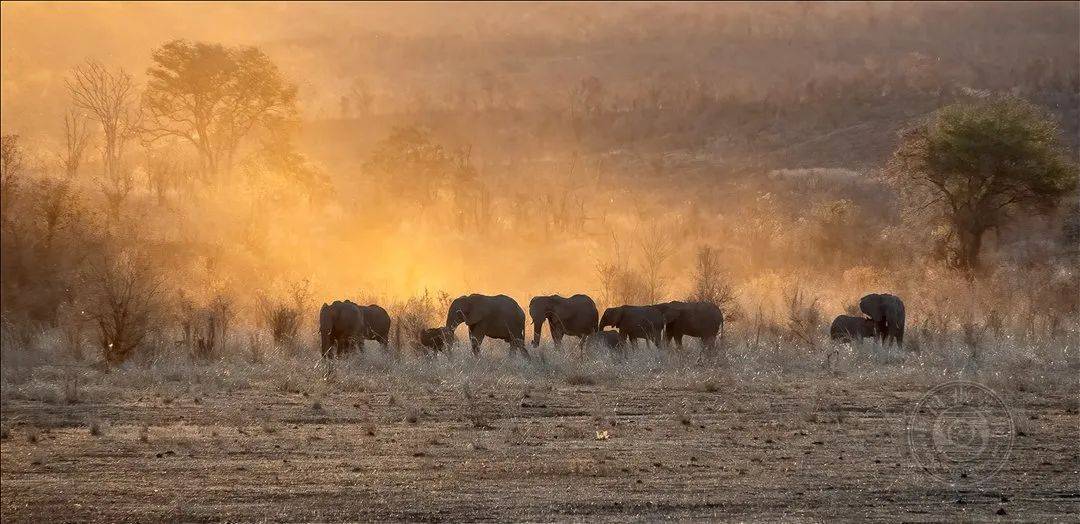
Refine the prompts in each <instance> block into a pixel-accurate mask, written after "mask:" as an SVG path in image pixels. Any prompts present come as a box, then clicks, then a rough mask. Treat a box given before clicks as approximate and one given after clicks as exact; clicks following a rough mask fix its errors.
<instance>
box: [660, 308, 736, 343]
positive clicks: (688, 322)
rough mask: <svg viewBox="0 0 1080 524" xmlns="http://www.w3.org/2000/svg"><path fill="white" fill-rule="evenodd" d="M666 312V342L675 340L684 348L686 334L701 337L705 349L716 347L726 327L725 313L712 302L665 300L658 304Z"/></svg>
mask: <svg viewBox="0 0 1080 524" xmlns="http://www.w3.org/2000/svg"><path fill="white" fill-rule="evenodd" d="M656 308H657V309H659V310H660V312H662V313H663V314H664V342H665V343H670V342H671V341H672V340H674V341H675V345H676V346H678V348H679V350H682V347H683V343H682V338H683V337H684V336H689V337H697V338H699V339H701V345H702V346H703V347H704V348H705V351H708V352H711V351H712V350H713V349H714V348H715V347H716V338H717V337H719V336H720V330H721V329H723V327H724V314H723V313H722V312H721V311H720V308H719V307H717V306H716V305H715V304H713V303H711V302H679V301H674V302H665V303H663V304H656Z"/></svg>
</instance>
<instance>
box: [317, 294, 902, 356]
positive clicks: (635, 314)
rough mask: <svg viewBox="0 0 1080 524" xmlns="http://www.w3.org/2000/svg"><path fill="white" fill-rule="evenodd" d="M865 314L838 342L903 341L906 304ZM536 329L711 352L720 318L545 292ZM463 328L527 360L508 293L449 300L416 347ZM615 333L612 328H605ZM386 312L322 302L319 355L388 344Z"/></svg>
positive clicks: (679, 306) (532, 309)
mask: <svg viewBox="0 0 1080 524" xmlns="http://www.w3.org/2000/svg"><path fill="white" fill-rule="evenodd" d="M859 309H860V310H862V312H863V313H864V314H865V315H866V316H865V317H855V316H848V315H840V316H838V317H836V319H835V320H834V321H833V323H832V326H831V328H830V336H831V337H832V338H833V339H835V340H840V341H853V340H858V339H862V338H870V337H877V338H880V339H881V340H882V342H895V343H896V344H898V345H902V344H903V341H904V303H903V301H902V300H900V298H898V297H896V296H894V295H888V294H880V295H879V294H871V295H867V296H865V297H863V298H862V300H860V301H859ZM529 316H530V317H531V319H532V324H533V336H532V347H534V348H535V347H537V346H538V345H539V344H540V331H541V329H542V328H543V326H544V323H545V322H546V323H547V324H548V328H549V329H550V331H551V338H552V340H553V341H554V343H555V345H556V346H561V345H562V340H563V338H564V337H568V336H570V337H577V339H578V344H577V345H578V348H579V349H580V350H583V349H584V347H585V345H586V344H597V345H602V346H606V347H608V348H611V349H620V348H624V347H626V346H627V345H628V344H629V345H633V346H635V347H636V346H637V343H638V341H639V340H644V341H645V343H646V344H648V343H650V342H651V343H652V344H653V345H655V346H656V347H657V348H663V347H667V346H668V345H670V344H671V343H672V342H674V343H675V345H676V347H678V348H679V349H680V350H681V349H682V347H683V337H695V338H698V339H700V340H701V344H702V346H704V348H705V350H706V351H707V352H711V351H712V350H713V349H714V348H715V347H716V342H717V339H718V338H719V337H720V336H721V335H722V333H723V326H724V315H723V313H722V312H721V311H720V308H719V307H717V306H716V305H714V304H712V303H709V302H680V301H674V302H665V303H662V304H654V305H648V306H636V305H624V306H617V307H610V308H607V309H605V310H604V313H603V315H600V314H599V311H598V310H597V308H596V303H595V302H594V301H593V299H592V298H589V296H587V295H581V294H577V295H573V296H570V297H562V296H559V295H547V296H538V297H533V299H532V300H530V301H529ZM461 324H465V325H466V326H467V327H468V330H469V342H470V344H471V346H472V350H473V353H474V354H479V352H480V345H481V344H482V343H483V342H484V339H487V338H493V339H499V340H503V341H505V342H507V343H508V344H509V346H510V350H511V352H517V353H520V354H522V355H524V356H526V357H528V356H529V352H528V350H526V349H525V311H524V310H523V309H521V306H519V305H518V303H517V301H515V300H514V299H513V298H510V297H508V296H506V295H494V296H489V295H480V294H472V295H464V296H461V297H458V298H456V299H454V301H453V302H451V303H450V306H449V307H448V308H447V312H446V322H445V323H444V324H443V325H442V326H438V327H430V328H426V329H422V330H420V332H419V333H416V334H415V335H416V339H417V343H418V345H419V346H420V347H422V348H424V349H425V350H428V351H431V352H433V353H434V352H439V351H442V350H444V349H446V348H448V347H449V346H450V345H452V344H453V343H454V340H455V339H454V331H455V330H456V329H457V328H458V326H460V325H461ZM609 327H610V328H614V329H613V330H609V329H606V328H609ZM389 333H390V315H389V314H387V312H386V310H385V309H383V308H381V307H379V306H377V305H374V304H373V305H369V306H361V305H358V304H355V303H353V302H351V301H349V300H344V301H334V302H333V303H330V304H323V306H322V309H321V310H320V312H319V334H320V339H321V340H320V348H321V350H322V354H323V356H336V355H341V354H345V353H347V352H348V351H349V350H350V349H352V348H354V347H359V346H361V345H362V344H363V342H364V341H365V340H374V341H376V342H379V343H380V344H382V345H383V347H386V346H387V342H388V336H389Z"/></svg>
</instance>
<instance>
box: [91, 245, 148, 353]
mask: <svg viewBox="0 0 1080 524" xmlns="http://www.w3.org/2000/svg"><path fill="white" fill-rule="evenodd" d="M84 280H85V282H86V290H87V293H86V301H87V303H86V308H85V310H86V313H87V315H88V316H89V317H90V318H91V319H92V320H93V321H94V322H95V323H96V324H97V328H98V335H99V344H100V347H101V351H102V356H103V357H104V360H105V362H106V363H107V364H110V365H116V364H120V363H122V362H124V361H125V360H127V359H128V358H129V357H130V356H131V355H133V354H134V353H135V352H136V351H137V350H138V348H139V347H140V346H141V345H142V344H143V341H144V340H146V338H147V336H148V335H150V333H151V332H152V331H154V330H156V329H158V328H159V326H158V321H159V318H160V317H159V315H160V310H161V304H160V299H161V294H162V287H163V284H162V280H161V277H160V276H159V275H157V274H155V272H154V270H153V268H152V266H150V264H149V263H148V262H147V261H146V260H144V259H142V258H140V257H138V256H137V255H135V254H133V253H130V252H122V253H120V254H119V255H118V256H116V257H106V258H104V259H103V260H98V261H96V262H94V263H91V264H90V265H89V268H88V270H87V271H86V274H85V277H84Z"/></svg>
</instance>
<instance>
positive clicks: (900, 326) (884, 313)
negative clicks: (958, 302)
mask: <svg viewBox="0 0 1080 524" xmlns="http://www.w3.org/2000/svg"><path fill="white" fill-rule="evenodd" d="M859 310H860V311H862V312H863V313H865V314H866V316H868V317H870V318H871V319H873V320H874V324H875V327H876V331H877V336H878V337H879V338H881V341H882V343H886V342H890V341H894V342H896V345H898V346H900V347H903V346H904V301H903V300H900V297H898V296H896V295H889V294H880V295H879V294H877V293H872V294H869V295H866V296H865V297H862V299H861V300H859Z"/></svg>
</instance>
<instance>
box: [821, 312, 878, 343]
mask: <svg viewBox="0 0 1080 524" xmlns="http://www.w3.org/2000/svg"><path fill="white" fill-rule="evenodd" d="M875 336H877V325H876V324H875V323H874V321H873V319H869V318H866V317H853V316H851V315H840V316H838V317H836V319H835V320H833V321H832V325H831V326H829V337H830V338H832V339H833V340H837V341H840V342H853V341H857V340H862V339H864V338H871V337H875Z"/></svg>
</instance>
